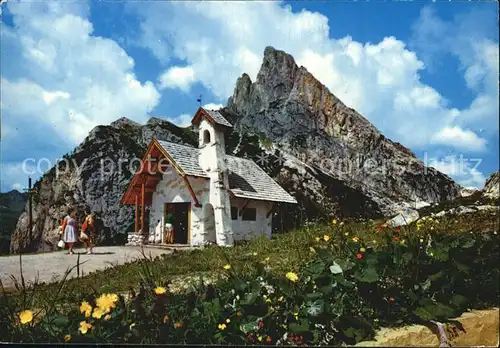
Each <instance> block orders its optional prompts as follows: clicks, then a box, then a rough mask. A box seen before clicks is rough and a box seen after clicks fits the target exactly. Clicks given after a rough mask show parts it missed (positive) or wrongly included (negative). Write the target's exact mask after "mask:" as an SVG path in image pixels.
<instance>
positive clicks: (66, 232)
mask: <svg viewBox="0 0 500 348" xmlns="http://www.w3.org/2000/svg"><path fill="white" fill-rule="evenodd" d="M75 216H76V209H75V208H73V207H72V208H69V210H68V216H66V217H65V218H64V222H63V226H62V227H63V228H62V230H63V241H64V243H66V244H68V248H69V250H68V255H73V243H76V241H77V240H78V239H77V223H76V219H75Z"/></svg>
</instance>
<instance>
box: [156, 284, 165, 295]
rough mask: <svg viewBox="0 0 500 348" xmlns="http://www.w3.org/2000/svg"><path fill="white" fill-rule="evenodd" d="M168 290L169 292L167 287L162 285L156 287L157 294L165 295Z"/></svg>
mask: <svg viewBox="0 0 500 348" xmlns="http://www.w3.org/2000/svg"><path fill="white" fill-rule="evenodd" d="M166 292H167V289H165V288H163V287H161V286H159V287H157V288H156V289H155V294H157V295H163V294H164V293H166Z"/></svg>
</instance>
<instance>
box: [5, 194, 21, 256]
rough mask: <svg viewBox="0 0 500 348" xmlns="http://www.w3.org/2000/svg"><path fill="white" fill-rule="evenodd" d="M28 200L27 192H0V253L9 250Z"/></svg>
mask: <svg viewBox="0 0 500 348" xmlns="http://www.w3.org/2000/svg"><path fill="white" fill-rule="evenodd" d="M27 200H28V195H27V194H25V193H21V192H19V191H16V190H12V191H9V192H5V193H0V254H5V253H8V252H9V246H10V240H11V235H12V232H13V231H14V228H15V227H16V223H17V220H18V218H19V216H20V215H21V213H22V212H23V210H24V206H25V204H26V201H27Z"/></svg>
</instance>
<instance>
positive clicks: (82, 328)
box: [78, 321, 92, 335]
mask: <svg viewBox="0 0 500 348" xmlns="http://www.w3.org/2000/svg"><path fill="white" fill-rule="evenodd" d="M91 328H92V324H90V323H87V322H86V321H81V322H80V328H79V329H78V330H79V331H80V332H81V333H82V335H85V334H86V333H87V332H88V331H89V330H90V329H91Z"/></svg>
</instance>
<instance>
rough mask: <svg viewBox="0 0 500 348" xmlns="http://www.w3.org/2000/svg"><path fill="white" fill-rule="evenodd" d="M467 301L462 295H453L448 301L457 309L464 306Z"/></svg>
mask: <svg viewBox="0 0 500 348" xmlns="http://www.w3.org/2000/svg"><path fill="white" fill-rule="evenodd" d="M468 302H469V301H468V300H467V298H466V297H465V296H462V295H453V296H452V297H451V300H450V303H451V304H452V305H453V306H455V307H456V308H459V309H460V308H464V307H465V306H466V305H467V303H468Z"/></svg>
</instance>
